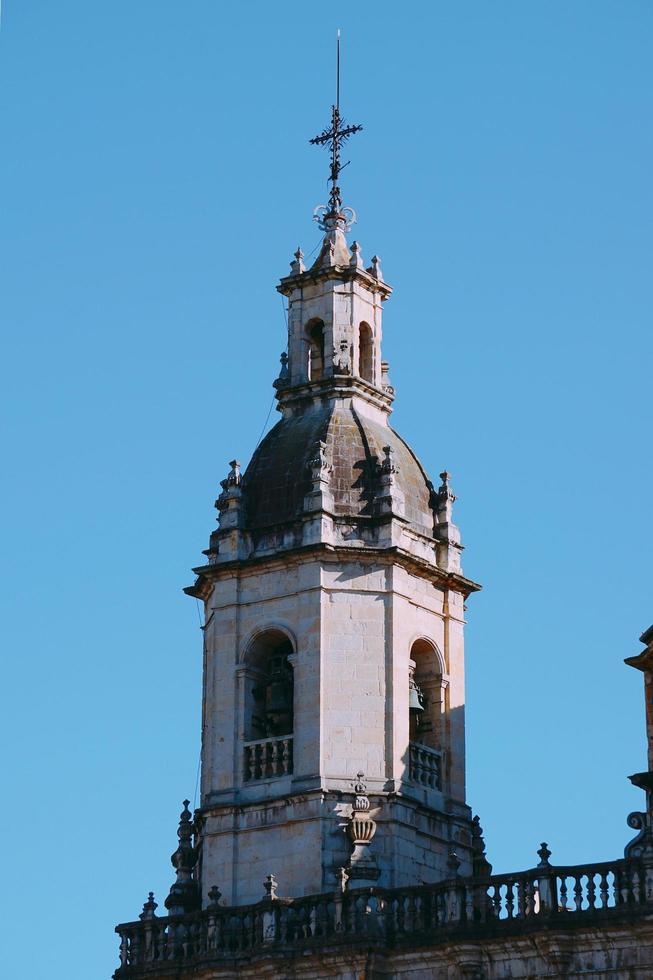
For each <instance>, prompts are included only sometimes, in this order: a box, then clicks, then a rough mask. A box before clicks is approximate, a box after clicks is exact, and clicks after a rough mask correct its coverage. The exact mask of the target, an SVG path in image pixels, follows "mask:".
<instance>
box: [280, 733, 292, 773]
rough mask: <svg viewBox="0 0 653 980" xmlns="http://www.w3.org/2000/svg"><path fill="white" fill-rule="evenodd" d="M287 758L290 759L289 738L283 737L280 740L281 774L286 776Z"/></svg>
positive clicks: (287, 770)
mask: <svg viewBox="0 0 653 980" xmlns="http://www.w3.org/2000/svg"><path fill="white" fill-rule="evenodd" d="M289 759H290V752H289V739H287V738H284V739H282V741H281V775H282V776H287V775H288V773H289V772H290V768H289Z"/></svg>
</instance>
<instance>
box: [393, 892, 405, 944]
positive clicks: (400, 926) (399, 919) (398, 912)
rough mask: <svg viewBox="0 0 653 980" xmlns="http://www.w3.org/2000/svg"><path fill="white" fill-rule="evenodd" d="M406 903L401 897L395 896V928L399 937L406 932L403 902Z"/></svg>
mask: <svg viewBox="0 0 653 980" xmlns="http://www.w3.org/2000/svg"><path fill="white" fill-rule="evenodd" d="M405 901H406V899H405V897H404V896H403V895H398V896H397V905H396V909H395V928H396V930H397V933H398V934H399V935H401V934H403V933H404V932H405V931H406V915H405V907H404V902H405Z"/></svg>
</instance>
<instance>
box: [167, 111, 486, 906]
mask: <svg viewBox="0 0 653 980" xmlns="http://www.w3.org/2000/svg"><path fill="white" fill-rule="evenodd" d="M360 128H361V127H359V126H347V125H346V124H345V123H344V121H343V120H342V118H341V116H340V108H339V100H338V103H337V104H336V105H335V106H334V107H333V109H332V119H331V125H330V127H329V128H328V129H326V130H325V131H324V132H323V133H322V134H321V135H320V136H318V137H316V138H315V139H314V140H312V141H311V142H313V143H316V144H318V145H321V144H324V145H326V146H328V147H329V149H330V153H331V193H330V196H329V203H328V205H325V206H321V207H320V208H318V209H316V214H315V217H316V219H317V220H318V222H319V224H320V227H321V229H322V231H323V233H324V238H323V242H322V247H321V249H320V252H319V254H318V256H317V258H316V260H315V262H314V263H313V264H312V265H311V266H310V267H307V266H306V265H305V262H304V256H303V254H302V252H301V250H300V249H298V250H297V252H296V253H295V256H294V260H293V261H292V263H291V268H290V273H289V275H287V276H285V277H283V278H282V279H281V281H280V283H279V285H278V287H277V288H278V290H279V291H280V292H281V294H282V295H283V296H284V297H286V299H287V303H288V349H287V352H286V351H284V353H283V354H282V355H281V371H280V374H279V377H278V378H277V380H276V381H275V382H274V385H275V388H276V393H277V400H278V409H279V411H280V413H281V418H280V420H279V421H278V422H277V424H276V425H275V426H274V428H273V429H272V430H271V431H270V432H269V433H268V434H267V435H266V436H265V438H264V439H263V441H262V442H261V443H260V445H259V446H258V447H257V449H256V451H255V453H254V455H253V457H252V459H251V461H250V463H249V465H248V466H247V468H246V469H245V471H244V472H241V466H240V464H239V462H238V461H237V460H235V459H234V460H232V461H231V463H230V464H229V471H228V473H227V476H226V477H225V479H224V480H223V481H222V484H221V487H222V491H221V493H220V495H219V497H218V499H217V501H216V507H217V510H218V514H219V517H218V528H217V529H216V530H215V531H214V532H213V533H212V534H211V538H210V543H209V548H208V550H207V551H206V552H205V554H206V559H207V560H206V563H205V564H203V565H202V566H201V567H199V568H197V569H195V572H196V576H197V578H196V581H195V584H194V585H192V586H191V587H190V588H188V589H187V590H186V591H187V592H188V593H189V594H190V595H192V596H196V597H198V598H199V599H201V600H202V602H203V604H204V611H205V620H204V644H205V650H204V690H203V725H202V775H201V801H200V807H199V809H198V811H197V813H196V820H195V824H196V827H197V829H198V837H197V839H198V845H197V858H196V860H197V869H198V878H199V883H200V887H201V892H202V903H203V904H204V905H205V904H206V903H207V902H210V900H211V899H210V891H211V889H212V888H214V887H215V886H218V887H219V888H220V890H221V891H222V894H223V896H224V899H225V901H226V902H227V903H228V904H231V905H239V904H245V903H248V902H255V901H257V900H258V899H260V898H261V897H262V882H263V880H264V879H266V876H268V875H272V876H273V877H272V878H268V879H267V880H268V888H269V890H274V889H276V887H277V885H276V882H275V879H274V876H276V879H277V881H278V887H279V889H280V893H281V894H283V895H288V896H293V897H297V896H301V895H305V894H312V893H316V892H324V891H333V890H334V888H336V887H337V886H338V883H340V886H341V887H346V885H347V882H351V886H358V885H364V884H371V883H378V884H379V885H381V886H387V887H393V886H406V885H413V884H419V883H421V882H436V881H438V880H440V879H443V878H446V877H447V876H448V875H450V874H451V866H452V865H451V862H452V861H456V862H458V863H459V865H460V873H461V874H468V873H471V871H472V866H473V856H474V853H475V848H474V826H473V823H472V820H471V813H470V810H469V808H468V806H467V803H466V798H465V726H464V710H465V696H464V646H463V629H464V603H465V600H466V598H467V597H468V596H469V595H470V593H472V592H474V591H476V590H477V589H478V588H479V586H477V585H476V584H475V583H474V582H472V581H470V580H469V579H467V578H465V576H464V575H463V573H462V570H461V563H460V556H461V550H462V546H461V544H460V535H459V532H458V529H457V527H456V525H455V523H454V521H453V504H454V501H455V496H454V494H453V492H452V489H451V485H450V477H449V474H448V473H446V472H443V473H442V474H441V475H440V483H439V485H438V486H437V487H436V486H435V485H434V484H433V483H432V482H431V481H430V479H429V477H428V476H427V474H426V473H425V471H424V469H423V467H422V465H421V464H420V462H419V460H418V458H417V457H416V455H415V454H414V453H413V451H412V450H411V449H410V447H409V446H408V445H407V444H406V443H405V442H404V441H403V439H401V437H400V436H399V435H398V434H397V433H396V432H395V431H394V430H393V429H392V428H391V426H390V425H389V415H390V413H391V408H392V402H393V399H394V389H393V387H392V385H391V383H390V379H389V375H388V365H387V364H386V363H385V362H384V361H383V360H382V310H383V306H384V304H385V302H386V300H388V298H389V297H390V295H391V293H392V288H391V286H390V285H389V284H388V283H387V282H386V280H385V278H384V276H383V272H382V270H381V263H380V260H379V258H378V257H377V256H374V257H373V258H372V259H371V261H370V263H369V265H368V264H366V263H365V261H364V260H363V255H362V250H361V247H360V245H359V244H358V243H357V242H355V241H353V242H352V243H351V246H350V245H349V243H348V237H347V236H348V233H349V231H350V227H351V225H352V224H353V222H354V221H355V215H354V213H353V211H352V210H351V209H350V208H348V207H345V206H343V203H342V199H341V193H340V187H339V175H340V170H341V169H342V168H341V164H340V150H341V146H342V144H343V142H344V141H345V140H346V139H347V138H348V137H349V136H351V135H352V134H354V133H355V132H357V131H358V130H359V129H360ZM452 850H455V852H456V856H454V857H452V853H451V852H452ZM194 860H195V858H194Z"/></svg>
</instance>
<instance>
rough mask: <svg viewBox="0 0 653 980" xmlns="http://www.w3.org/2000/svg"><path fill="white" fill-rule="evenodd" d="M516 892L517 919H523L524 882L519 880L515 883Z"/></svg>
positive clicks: (524, 908) (524, 901) (524, 903)
mask: <svg viewBox="0 0 653 980" xmlns="http://www.w3.org/2000/svg"><path fill="white" fill-rule="evenodd" d="M515 887H516V890H517V918H518V919H523V918H524V916H525V915H526V896H525V894H524V882H523V881H522V880H520V879H519V878H517V879H516V881H515Z"/></svg>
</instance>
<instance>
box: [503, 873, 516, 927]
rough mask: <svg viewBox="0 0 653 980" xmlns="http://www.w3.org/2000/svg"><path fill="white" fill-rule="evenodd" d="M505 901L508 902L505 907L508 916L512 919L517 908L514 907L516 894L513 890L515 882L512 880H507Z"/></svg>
mask: <svg viewBox="0 0 653 980" xmlns="http://www.w3.org/2000/svg"><path fill="white" fill-rule="evenodd" d="M505 902H506V909H505V911H506V916H507V918H509V919H512V918H513V917H514V912H515V908H514V905H515V895H514V891H513V883H512V881H508V882H506V896H505Z"/></svg>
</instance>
